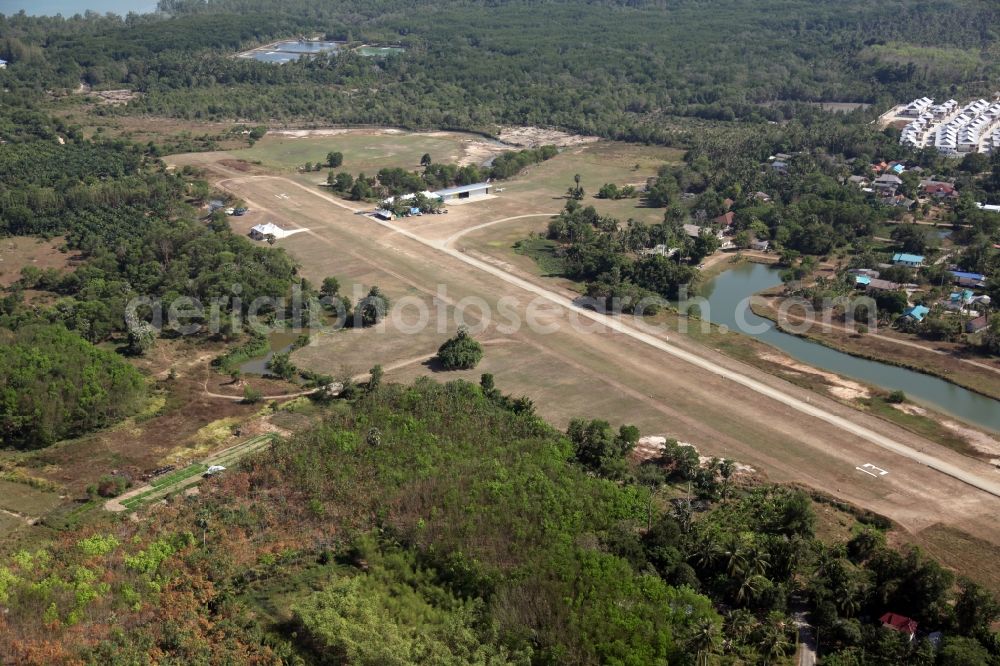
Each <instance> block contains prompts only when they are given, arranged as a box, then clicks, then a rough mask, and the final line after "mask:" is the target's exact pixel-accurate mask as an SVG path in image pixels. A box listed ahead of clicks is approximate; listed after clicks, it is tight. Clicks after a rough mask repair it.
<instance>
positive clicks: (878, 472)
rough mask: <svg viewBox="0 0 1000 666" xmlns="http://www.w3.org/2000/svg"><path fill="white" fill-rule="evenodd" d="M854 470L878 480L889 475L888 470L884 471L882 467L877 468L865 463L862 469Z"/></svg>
mask: <svg viewBox="0 0 1000 666" xmlns="http://www.w3.org/2000/svg"><path fill="white" fill-rule="evenodd" d="M854 469H856V470H858V471H859V472H864V473H865V474H867V475H868V476H874V477H875V478H876V479H877V478H878V477H880V476H885V475H886V474H888V473H889V472H888V471H887V470H884V469H882V468H881V467H876V466H875V465H873V464H871V463H865V464H864V465H861V466H860V467H855V468H854Z"/></svg>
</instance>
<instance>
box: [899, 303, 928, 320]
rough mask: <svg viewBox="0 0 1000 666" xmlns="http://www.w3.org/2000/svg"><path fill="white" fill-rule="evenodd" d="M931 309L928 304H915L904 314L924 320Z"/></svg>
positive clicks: (913, 318) (914, 318) (910, 317)
mask: <svg viewBox="0 0 1000 666" xmlns="http://www.w3.org/2000/svg"><path fill="white" fill-rule="evenodd" d="M930 311H931V309H930V308H929V307H927V306H926V305H914V306H913V307H910V308H907V309H906V310H904V311H903V316H904V317H907V318H909V319H912V320H914V321H923V320H924V317H926V316H927V314H928V313H929V312H930Z"/></svg>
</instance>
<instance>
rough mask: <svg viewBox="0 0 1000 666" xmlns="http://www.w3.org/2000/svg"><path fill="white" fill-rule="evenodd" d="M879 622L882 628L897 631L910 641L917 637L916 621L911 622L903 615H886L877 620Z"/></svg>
mask: <svg viewBox="0 0 1000 666" xmlns="http://www.w3.org/2000/svg"><path fill="white" fill-rule="evenodd" d="M879 622H881V623H882V626H883V627H885V628H886V629H892V630H893V631H898V632H899V633H901V634H903V635H905V636H909V638H910V640H911V641H912V640H913V639H914V638H916V636H917V621H916V620H911V619H910V618H908V617H906V616H905V615H897V614H896V613H886V614H885V615H883V616H882V617H880V618H879Z"/></svg>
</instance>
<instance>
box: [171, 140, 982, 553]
mask: <svg viewBox="0 0 1000 666" xmlns="http://www.w3.org/2000/svg"><path fill="white" fill-rule="evenodd" d="M338 149H343V146H340V147H338ZM632 150H636V151H637V153H631V152H630V151H632ZM643 150H644V149H643V148H641V147H640V148H633V147H631V146H629V147H623V146H620V145H617V144H591V145H587V146H581V147H579V148H574V149H572V150H568V151H566V152H564V153H563V154H561V155H560V156H558V157H556V158H554V159H552V160H550V161H548V162H546V163H543V164H541V165H537V166H535V167H532V168H530V169H528V170H527V172H526V173H525V174H524V175H522V176H520V177H518V178H517V179H514V180H512V181H509V182H505V183H504V184H503V187H504V188H505V190H506V191H505V192H503V193H502V194H501V195H500V196H498V197H497V198H496V199H493V200H489V201H482V202H477V203H471V204H468V205H465V206H459V207H454V208H452V209H451V213H450V214H449V215H447V216H425V217H423V218H418V219H416V220H413V221H412V222H411V221H406V222H401V223H399V224H400V227H399V229H398V230H397V229H394V228H390V227H388V226H387V225H380V224H377V223H375V222H374V221H372V220H370V219H368V218H364V217H360V216H357V215H354V214H353V209H354V208H357V207H358V206H356V205H355V204H353V203H352V202H344V201H340V200H336V199H334V198H333V197H331V196H330V195H329V194H327V193H326V192H324V191H322V190H321V189H320V188H319V187H317V186H316V185H315V182H310V181H309V180H306V179H304V178H302V177H300V176H295V175H291V174H289V175H290V176H291V178H287V177H272V176H257V175H247V174H246V173H242V172H240V171H236V170H233V169H231V168H229V167H227V166H225V165H224V164H220V163H219V162H220V160H222V159H227V158H231V156H229V155H224V154H193V155H184V156H176V157H174V158H171V159H170V161H171V162H173V163H176V164H195V165H200V166H204V167H206V168H208V169H209V170H210V171H211V175H213V176H214V177H216V178H217V179H218V180H219V181H220V184H221V185H222V186H223V187H225V188H226V189H228V190H230V191H232V192H233V193H234V194H236V195H237V196H239V197H241V198H243V199H245V200H246V201H247V202H248V203H249V204H250V206H251V208H253V209H254V210H255V211H256V212H257V214H258V215H259V216H260V217H261V218H264V219H268V220H271V221H275V222H276V223H278V224H280V225H281V226H285V227H287V228H303V229H309V231H308V232H303V233H299V234H296V235H295V236H292V237H289V238H287V239H284V240H282V241H279V242H278V243H277V245H278V246H279V247H284V248H286V249H287V250H288V251H289V252H290V253H291V254H292V256H294V257H295V258H296V259H297V260H298V261H300V262H301V263H302V265H303V274H304V276H305V277H307V278H308V279H310V281H313V282H314V283H315V282H318V281H319V280H321V279H322V278H323V277H326V276H327V275H336V276H337V277H338V278H340V280H341V284H342V285H344V286H345V288H344V291H346V292H347V293H348V294H349V295H350V294H351V289H352V285H353V284H358V285H359V286H360V288H361V289H367V287H368V286H369V285H371V284H378V285H379V286H381V287H383V289H385V291H386V292H387V293H388V294H389V296H390V298H392V299H393V301H397V302H398V301H399V300H400V299H401V298H403V297H404V296H413V297H416V298H414V299H413V304H412V308H413V310H412V313H411V315H412V316H416V315H417V313H418V311H419V310H420V306H419V305H418V304H419V303H423V305H424V306H426V307H427V308H428V309H429V310H430V311H431V312H432V313H433V316H434V317H436V316H437V314H438V313H439V312H440V313H443V316H444V325H443V326H442V328H440V329H438V328H437V327H436V322H437V319H433V321H434V322H435V325H432V326H431V327H429V328H424V329H421V330H420V331H419V332H416V333H408V332H407V331H406V329H407V325H408V324H409V323H412V321H408V320H406V318H405V317H402V318H400V319H399V320H398V321H389V322H387V323H386V325H385V327H384V330H381V331H380V330H368V331H357V332H354V331H350V332H341V333H332V334H329V335H319V336H317V338H316V341H315V344H313V345H310V346H309V347H306V348H304V349H302V350H299V351H298V352H296V354H295V356H294V360H295V362H296V363H297V364H298V365H300V366H302V367H309V368H315V369H319V370H323V371H327V372H334V373H336V371H337V370H338V369H345V370H347V369H349V370H352V371H355V372H356V371H363V370H365V369H367V367H370V366H371V365H374V364H375V363H381V364H382V365H383V366H385V367H390V366H392V365H394V364H400V367H399V368H398V369H397V370H390V371H389V372H388V374H387V377H388V378H389V379H390V380H399V381H405V380H408V379H410V378H412V377H413V376H415V375H417V374H435V375H436V376H437V377H438V378H439V379H441V380H447V379H452V378H457V377H466V378H469V379H472V380H476V379H478V376H479V374H480V373H482V372H493V373H494V374H495V375H496V379H497V384H498V386H499V387H500V388H501V389H502V390H504V391H505V392H508V393H514V394H518V395H520V394H524V395H527V396H529V397H530V398H532V399H533V400H534V401H535V404H536V405H537V407H538V410H539V412H540V413H541V414H542V415H543V416H544V417H546V418H548V419H550V420H551V421H552V422H554V423H555V424H557V425H560V426H561V425H565V423H566V422H567V421H568V419H569V418H572V417H574V416H588V417H603V418H608V419H610V420H612V421H615V422H628V423H635V424H636V425H638V426H639V427H640V428H641V429H642V430H643V431H644V432H651V433H662V434H666V435H669V436H671V437H675V438H677V439H679V440H682V441H686V442H691V443H692V444H694V445H696V446H697V447H698V449H699V451H702V452H703V453H704V454H706V455H717V456H728V457H732V458H735V459H737V460H740V461H742V462H745V463H748V464H750V465H752V466H754V467H755V468H756V469H758V470H760V471H762V472H764V473H765V474H766V475H767V476H768V477H769V478H770V479H771V480H774V481H797V482H801V483H804V484H807V485H810V486H812V487H815V488H817V489H820V490H823V491H824V492H827V493H829V494H830V495H833V496H836V497H838V498H840V499H843V500H846V501H848V502H851V503H854V504H856V505H859V506H862V507H865V508H867V509H870V510H873V511H876V512H878V513H881V514H883V515H886V516H888V517H890V518H892V519H893V520H895V521H897V522H898V523H900V524H901V525H902V526H903V527H904V528H905V529H906V530H908V531H909V532H911V533H914V534H919V533H920V532H921V530H923V529H926V528H929V527H931V526H933V525H936V524H938V523H945V524H949V525H951V526H952V527H953V529H956V530H961V531H963V532H967V533H969V534H975V535H977V536H978V537H979V539H980V540H981V541H983V543H988V544H996V543H1000V522H998V519H997V516H998V513H997V510H998V509H1000V500H998V499H997V498H996V497H994V496H992V495H989V494H987V493H985V492H982V491H980V490H977V489H975V488H973V487H971V486H969V485H967V484H965V483H962V482H961V481H958V480H957V479H955V478H953V477H951V476H948V475H945V474H942V473H940V472H938V471H935V470H934V469H931V468H929V467H927V466H926V465H925V464H923V463H922V462H920V461H918V460H915V459H914V458H913V457H912V456H910V455H901V454H900V453H895V452H891V451H888V450H885V449H884V448H881V447H880V446H876V445H875V444H873V443H872V440H871V439H870V438H869V437H868V436H862V435H861V434H859V433H860V432H870V433H878V436H879V437H881V438H884V439H886V440H888V441H891V442H895V443H899V444H900V445H902V446H905V447H907V448H906V449H905V450H906V451H913V452H918V453H921V454H923V455H927V456H930V457H932V458H933V459H934V460H938V461H941V462H942V463H946V464H947V465H949V466H953V467H954V468H955V469H959V470H963V473H968V474H970V475H973V476H975V477H977V478H978V477H981V478H982V479H984V481H986V482H989V483H993V484H996V483H998V482H1000V473H998V472H997V471H996V470H995V469H994V468H991V467H990V466H989V465H987V464H985V463H982V462H979V461H976V460H972V459H970V458H967V457H964V456H961V455H959V454H956V453H954V452H952V451H949V450H947V449H945V448H943V447H941V446H939V445H937V444H935V443H933V442H931V441H929V440H926V439H923V438H921V437H919V436H917V435H914V434H912V433H910V432H908V431H905V430H902V429H901V428H898V427H895V426H893V425H892V424H890V423H887V422H886V421H884V420H882V419H879V418H876V417H873V416H869V415H866V414H863V413H860V412H858V411H856V410H853V409H851V408H849V407H847V406H844V405H842V404H840V403H839V402H836V401H834V400H832V399H828V398H827V397H825V396H824V395H822V394H817V393H814V392H812V391H809V390H808V389H805V388H802V387H800V386H797V385H795V384H792V383H789V382H787V381H784V380H782V379H780V378H777V377H774V376H771V375H768V374H766V373H763V372H761V371H759V369H757V368H754V367H751V366H749V365H747V364H745V363H742V362H740V361H738V360H736V359H734V358H730V357H726V356H723V355H721V354H718V353H715V352H714V351H712V350H710V349H706V348H704V347H702V346H700V345H698V344H695V343H693V342H691V341H690V340H688V339H686V338H685V337H684V336H679V335H671V334H670V333H669V332H668V333H666V335H665V336H664V335H663V334H662V333H661V334H656V335H655V336H654V337H655V338H656V339H659V340H660V341H661V342H662V343H664V344H669V345H671V348H673V349H677V350H679V352H680V353H679V354H677V353H665V352H664V351H662V350H661V349H658V348H656V347H655V346H653V345H651V344H649V343H647V342H644V341H642V340H639V339H636V338H635V337H633V336H630V335H626V334H623V333H622V332H621V331H616V330H613V329H610V328H609V327H608V326H606V325H603V324H601V323H597V322H593V321H589V320H587V321H584V322H583V323H584V324H585V325H584V326H583V327H582V328H589V329H590V331H589V332H586V331H582V330H577V327H572V326H567V325H565V324H566V321H567V318H569V317H573V316H574V314H576V313H574V311H573V310H571V309H567V308H566V307H561V306H559V305H557V304H554V303H552V302H551V301H550V302H549V303H548V304H547V305H544V306H543V307H540V308H539V309H538V312H536V313H535V314H536V318H537V319H538V320H539V322H540V323H543V324H544V323H561V324H562V325H561V326H558V327H556V328H557V330H555V331H554V332H550V333H546V332H542V331H540V330H537V327H535V329H532V328H531V327H527V326H521V327H520V328H518V329H517V330H506V328H502V327H500V326H498V324H501V323H505V322H498V321H493V322H492V323H491V325H489V326H487V327H486V328H485V330H483V331H477V333H476V335H477V336H478V337H480V338H481V339H483V340H484V341H486V342H488V345H487V348H486V356H485V358H484V360H483V363H482V364H481V365H480V367H478V368H477V369H476V370H475V371H471V372H468V373H435V371H434V368H433V367H428V366H425V365H422V364H421V363H403V362H404V361H407V360H408V359H414V358H420V357H424V356H428V355H431V354H433V353H434V351H435V350H436V348H437V346H438V345H439V344H440V343H441V341H443V340H444V339H445V338H446V337H447V336H448V335H451V334H452V333H453V332H454V330H455V329H456V327H457V324H456V322H455V317H454V315H455V313H456V312H457V311H461V312H464V313H465V314H466V315H467V317H466V321H467V323H469V324H470V325H475V324H476V322H477V321H478V320H479V319H480V318H481V316H482V315H481V311H480V309H479V308H478V307H476V306H475V305H474V303H473V301H472V300H470V299H482V302H484V303H486V304H487V305H488V306H489V307H492V308H494V309H493V312H494V313H496V312H497V311H496V309H495V306H496V304H497V301H498V299H499V298H500V297H502V296H507V297H509V298H511V299H513V300H514V301H515V302H514V304H513V305H512V306H511V311H512V312H513V313H514V314H516V315H517V317H518V318H519V319H520V320H521V321H524V320H525V318H526V317H527V316H528V304H529V302H530V301H531V299H532V298H533V297H534V296H535V295H537V293H536V292H535V289H536V287H533V286H532V285H536V284H537V285H539V286H538V287H537V289H541V288H542V287H541V285H544V288H545V289H556V290H558V291H559V292H560V293H563V292H565V290H564V289H562V288H561V287H560V285H558V284H557V283H553V281H540V279H539V278H537V277H535V275H534V273H531V272H527V271H523V270H521V269H519V268H518V267H517V266H514V265H510V264H509V263H507V262H505V261H503V260H501V259H499V258H497V257H489V256H487V257H486V259H489V260H490V261H489V262H487V261H486V260H485V259H482V258H480V257H476V255H475V254H473V252H472V251H470V252H469V253H468V254H465V255H461V256H458V255H459V253H458V252H455V251H450V252H448V251H445V249H444V248H445V243H446V241H450V242H451V243H453V244H454V245H455V246H457V247H459V248H464V247H465V245H464V239H456V237H455V235H456V234H458V233H460V232H461V231H463V230H464V229H469V228H472V227H480V228H481V229H484V230H485V229H489V230H490V233H491V234H492V233H493V232H495V231H498V230H500V229H502V228H505V225H506V224H507V223H506V222H502V223H498V224H496V225H493V226H489V227H483V226H481V225H486V224H490V223H492V222H495V221H497V220H506V219H508V218H516V219H514V220H512V221H511V223H512V224H531V225H536V224H542V225H544V223H545V221H546V216H545V214H546V213H547V214H551V213H554V212H556V211H558V210H559V209H560V208H561V206H562V203H563V202H562V200H561V199H560V198H559V195H560V194H561V192H562V191H564V190H565V187H566V186H567V185H568V183H571V182H572V175H573V173H581V175H583V178H584V183H585V186H587V185H588V184H589V182H588V180H587V179H588V176H587V175H586V174H585V173H584V171H585V170H586V171H587V172H588V173H590V176H589V177H591V178H594V179H595V183H596V185H595V187H596V186H599V184H600V183H599V182H597V181H598V180H599V179H601V178H604V177H607V176H606V175H605V174H611V173H617V174H618V175H623V174H625V175H627V174H628V173H629V171H630V170H633V169H634V166H635V164H636V163H639V164H640V171H642V172H645V173H646V174H649V175H652V174H651V173H650V172H651V171H653V170H655V166H653V165H652V164H651V162H652V161H653V159H654V158H653V157H652V155H649V156H644V155H643V152H642V151H643ZM660 150H661V158H660V161H659V162H658V163H662V161H663V158H662V156H663V153H662V149H660ZM577 151H580V152H577ZM344 152H345V167H347V166H348V165H349V164H350V160H351V159H352V158H351V156H350V154H348V151H347V150H344ZM324 154H325V153H324ZM614 155H618V158H617V161H616V160H615V159H614V158H613V156H614ZM643 159H646V160H647V162H646V167H645V168H642V166H643V162H642V160H643ZM630 163H631V164H630ZM398 164H399V163H398V162H397V163H396V165H398ZM311 176H312V179H313V181H315V180H317V178H316V174H312V175H311ZM609 180H610V178H609ZM601 182H604V181H601ZM279 194H285V195H287V197H279V196H278V195H279ZM598 203H600V202H598ZM615 203H618V204H622V203H624V204H626V205H630V206H632V209H633V210H642V209H637V208H635V203H634V202H631V203H630V202H615ZM654 212H656V213H657V214H658V215H662V211H654ZM523 215H536V216H537V217H532V218H524V217H520V216H523ZM403 225H405V230H406V233H402V231H401V230H402V229H403V228H404V227H403ZM487 242H488V241H487ZM508 248H509V245H508ZM470 250H471V248H470ZM508 252H509V250H508ZM475 259H481V260H482V263H481V265H478V266H477V265H472V264H470V263H469V260H475ZM487 267H489V268H491V269H496V271H498V273H494V272H491V271H490V270H486V268H487ZM503 275H515V276H517V277H518V279H519V280H522V282H512V281H510V280H509V279H505V278H504V277H502V276H503ZM438 285H444V286H445V288H446V293H445V294H444V295H443V297H437V298H438V300H440V302H441V303H442V304H443V305H442V306H441V308H433V307H431V306H432V305H434V303H435V300H434V299H435V298H436V297H435V295H436V294H438V293H439V288H438ZM567 295H571V293H568V294H567ZM352 296H353V295H352ZM581 319H585V318H584V317H581ZM685 357H691V358H700V359H705V361H706V362H707V363H710V364H711V366H712V367H718V368H721V369H723V370H724V371H725V372H726V373H727V374H728V373H736V374H735V375H733V376H740V377H748V378H752V380H753V382H754V385H755V386H758V385H759V386H761V387H763V390H764V391H765V393H762V392H761V390H757V389H754V388H752V387H750V386H749V385H748V384H746V383H741V382H738V381H734V380H733V379H732V376H727V375H726V374H720V373H719V372H715V371H710V370H709V369H707V368H706V367H705V366H699V365H698V364H693V363H692V362H691V361H689V360H685ZM778 396H785V397H787V400H786V399H785V397H782V398H781V399H777V397H778ZM801 403H808V404H809V405H811V406H812V407H813V408H814V410H815V412H816V414H820V413H822V414H829V415H832V416H833V417H836V419H833V420H830V419H826V418H825V417H824V418H818V417H817V416H816V415H814V414H810V413H808V412H807V411H805V410H803V409H801V408H798V407H795V406H793V405H795V404H801ZM837 419H839V420H840V421H837ZM841 421H842V422H843V423H850V424H852V426H856V428H857V430H853V431H852V430H850V429H845V428H844V427H843V426H842V425H838V423H840V422H841ZM875 453H877V456H876V455H874V454H875ZM859 461H862V462H867V461H877V464H878V465H879V467H882V468H885V469H890V470H892V473H891V474H890V475H887V476H884V477H880V478H878V479H875V478H872V477H869V476H867V475H863V474H859V473H858V472H857V471H856V470H855V467H856V466H857V465H858V464H859ZM990 547H991V548H992V546H990ZM940 556H941V557H942V559H943V560H944V561H945V562H946V563H947V562H949V557H948V556H947V555H946V554H940Z"/></svg>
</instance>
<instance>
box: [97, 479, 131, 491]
mask: <svg viewBox="0 0 1000 666" xmlns="http://www.w3.org/2000/svg"><path fill="white" fill-rule="evenodd" d="M131 485H132V483H131V482H130V481H129V480H128V479H126V478H125V477H124V476H121V475H118V474H105V475H104V476H102V477H101V478H100V480H99V481H98V482H97V494H98V495H100V496H101V497H118V496H119V495H121V494H122V493H123V492H125V490H126V489H127V488H128V487H129V486H131Z"/></svg>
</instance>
